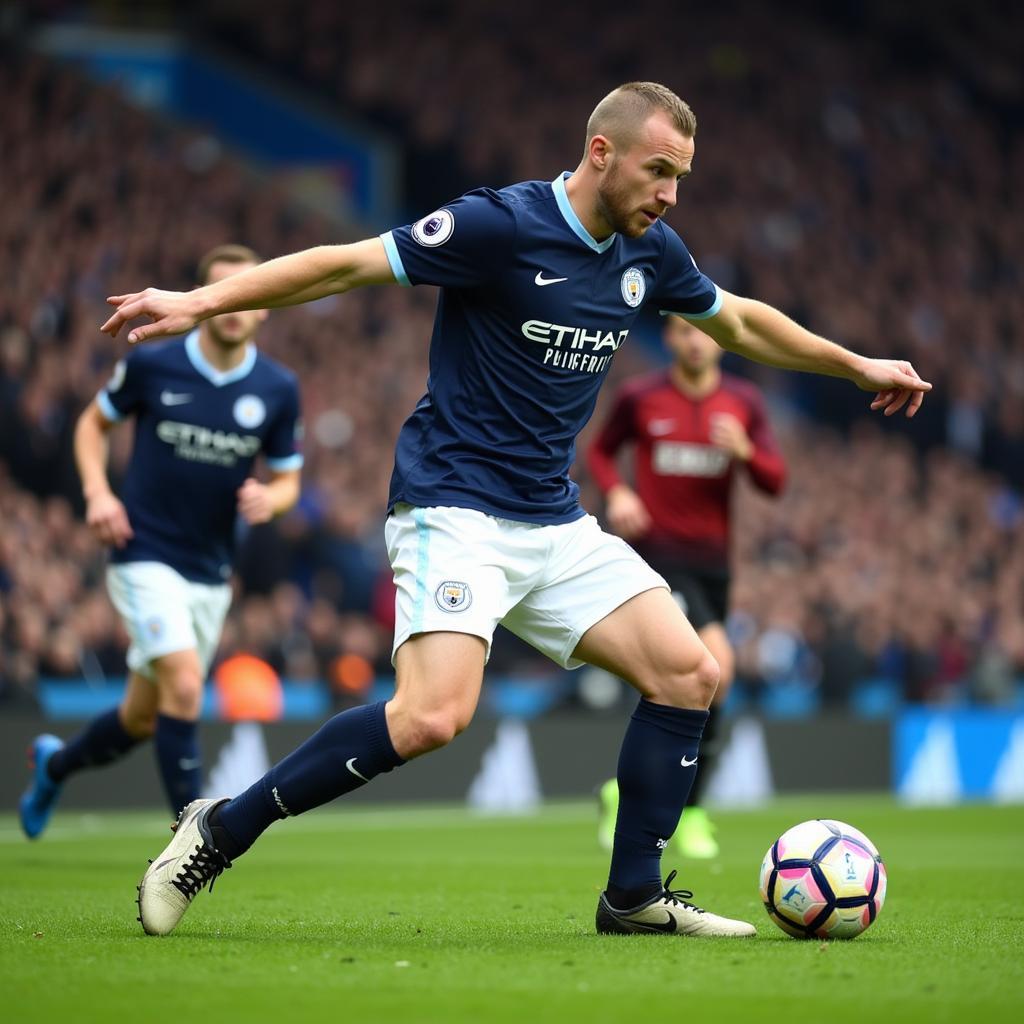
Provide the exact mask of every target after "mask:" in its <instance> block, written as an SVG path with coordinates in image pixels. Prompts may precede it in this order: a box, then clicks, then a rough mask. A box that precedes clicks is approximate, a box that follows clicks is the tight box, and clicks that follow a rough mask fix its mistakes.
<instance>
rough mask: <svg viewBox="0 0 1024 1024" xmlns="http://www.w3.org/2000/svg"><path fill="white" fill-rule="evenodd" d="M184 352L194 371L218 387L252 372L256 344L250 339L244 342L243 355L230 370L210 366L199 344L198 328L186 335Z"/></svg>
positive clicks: (232, 382)
mask: <svg viewBox="0 0 1024 1024" xmlns="http://www.w3.org/2000/svg"><path fill="white" fill-rule="evenodd" d="M185 353H186V355H188V361H189V362H190V363H191V364H192V365H193V367H195V369H196V371H197V372H198V373H201V374H202V375H203V376H204V377H205V378H206V379H207V380H208V381H209V382H210V383H211V384H213V385H214V387H218V388H220V387H223V386H224V385H225V384H234V382H235V381H236V380H241V379H242V378H243V377H247V376H248V375H249V374H250V373H251V372H252V368H253V366H255V365H256V346H255V345H254V344H253V343H252V342H251V341H250V342H247V343H246V346H245V355H244V356H243V357H242V361H241V362H240V363H239V364H238V365H237V366H236V367H234V368H232V369H230V370H218V369H217V368H216V367H215V366H211V365H210V363H209V362H208V361H207V359H206V356H204V355H203V350H202V348H201V347H200V345H199V329H198V328H196V330H194V331H191V332H190V333H189V334H188V335H187V336H186V338H185Z"/></svg>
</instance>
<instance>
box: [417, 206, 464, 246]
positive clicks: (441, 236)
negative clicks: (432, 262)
mask: <svg viewBox="0 0 1024 1024" xmlns="http://www.w3.org/2000/svg"><path fill="white" fill-rule="evenodd" d="M454 230H455V216H454V215H453V214H452V212H451V210H435V211H434V212H433V213H432V214H430V215H429V216H427V217H424V218H423V220H418V221H416V223H415V224H413V226H412V237H413V238H414V239H416V241H417V242H419V243H420V245H427V246H435V245H444V243H445V242H447V241H448V239H449V238H451V237H452V232H453V231H454Z"/></svg>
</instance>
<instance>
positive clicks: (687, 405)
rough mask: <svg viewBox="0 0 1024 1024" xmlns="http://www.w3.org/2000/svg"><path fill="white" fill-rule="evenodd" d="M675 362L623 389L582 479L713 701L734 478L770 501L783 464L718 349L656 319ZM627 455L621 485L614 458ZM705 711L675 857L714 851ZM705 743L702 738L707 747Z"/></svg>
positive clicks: (744, 385)
mask: <svg viewBox="0 0 1024 1024" xmlns="http://www.w3.org/2000/svg"><path fill="white" fill-rule="evenodd" d="M663 338H664V341H665V345H666V347H667V348H668V350H669V352H670V353H671V354H672V357H673V361H672V365H671V366H670V367H669V368H668V369H667V370H661V371H658V372H656V373H651V374H646V375H644V376H643V377H639V378H635V379H633V380H631V381H629V382H627V383H626V384H625V385H624V386H623V387H622V388H621V389H620V390H619V392H618V393H617V394H616V396H615V400H614V405H613V407H612V411H611V413H610V415H609V416H608V419H607V420H606V421H605V423H604V426H603V427H602V429H601V431H600V433H599V434H598V436H597V438H596V439H595V440H594V442H593V443H592V444H591V446H590V448H589V449H588V451H587V464H588V466H589V468H590V472H591V475H592V476H593V477H594V480H595V481H596V482H597V484H598V486H599V487H600V488H601V490H602V491H603V492H604V493H605V496H606V498H607V519H608V523H609V525H610V526H611V528H612V529H613V530H615V532H616V533H618V534H620V535H621V536H622V537H625V538H626V539H627V540H629V541H630V543H632V544H633V546H634V547H635V548H636V550H637V551H639V552H640V554H641V555H643V556H644V558H645V559H646V560H647V561H648V562H649V563H650V564H651V565H652V566H653V567H654V568H655V569H657V570H658V572H660V573H661V574H662V575H663V576H664V577H665V579H666V580H667V581H668V584H669V586H670V587H671V588H672V591H673V594H674V595H675V596H676V598H677V600H678V601H679V603H680V605H681V606H682V608H683V611H684V612H686V616H687V618H688V619H689V620H690V623H691V625H692V626H693V628H694V629H695V630H696V631H697V635H698V636H699V637H700V639H701V640H702V642H703V643H704V645H705V647H707V649H708V650H709V651H710V652H711V654H712V655H713V656H714V657H715V659H716V660H717V661H718V664H719V666H720V669H721V678H720V682H719V684H718V691H717V693H716V695H715V704H716V705H719V706H720V705H721V703H722V702H723V701H724V699H725V697H726V696H727V695H728V692H729V687H730V685H731V683H732V678H733V664H734V656H733V651H732V647H731V645H730V643H729V639H728V636H727V634H726V632H725V626H724V622H725V617H726V611H727V608H728V598H729V524H730V504H731V497H732V488H733V482H734V480H735V479H736V474H737V473H738V472H745V473H747V474H748V475H749V476H750V479H751V480H752V481H753V482H754V484H755V485H756V486H757V487H759V488H760V489H761V490H762V491H765V492H766V493H768V494H778V493H779V491H781V490H782V486H783V483H784V481H785V474H786V467H785V464H784V462H783V460H782V456H781V455H780V454H779V451H778V448H777V446H776V444H775V440H774V438H773V436H772V432H771V427H770V425H769V422H768V417H767V415H766V413H765V408H764V401H763V399H762V397H761V393H760V391H759V390H758V389H757V387H756V386H755V385H753V384H751V383H750V382H749V381H746V380H743V379H742V378H739V377H733V376H731V375H730V374H725V373H722V371H721V368H720V366H719V362H720V360H721V357H722V349H720V348H719V347H718V346H717V345H716V344H715V343H714V341H712V340H711V338H709V337H708V336H707V335H706V334H704V333H703V332H702V331H700V330H698V329H697V328H696V327H694V326H693V325H692V324H690V323H688V322H687V321H686V320H683V319H682V318H681V317H676V316H668V317H666V318H665V327H664V333H663ZM624 446H632V448H633V449H634V471H633V475H634V479H635V483H634V485H633V486H630V484H628V483H627V482H626V481H625V480H624V479H623V478H622V476H621V474H620V473H619V470H618V467H617V466H616V456H617V455H618V454H619V452H620V450H621V449H622V448H623V447H624ZM717 717H718V716H717V715H715V714H712V715H711V718H710V720H709V722H708V725H707V726H705V729H704V742H703V745H702V747H701V767H700V770H698V772H697V777H696V781H695V782H694V785H693V789H692V790H691V793H690V799H689V802H688V804H687V808H686V811H685V812H684V814H683V818H682V821H681V823H680V826H679V829H678V831H677V833H676V837H675V838H676V841H677V843H678V844H679V847H680V849H681V852H682V853H683V855H684V856H689V857H714V856H715V855H716V854H717V852H718V845H717V843H716V842H715V839H714V836H713V834H712V831H711V826H710V823H709V822H708V819H707V815H706V813H705V812H704V811H703V809H701V808H700V807H699V806H698V804H699V802H700V798H701V795H702V790H703V785H702V783H706V781H707V779H708V778H709V777H710V774H711V772H710V768H711V764H710V760H711V758H712V757H713V756H714V753H715V748H716V744H715V743H714V742H713V735H712V736H709V732H711V733H713V731H714V725H713V723H714V722H715V721H716V719H717ZM709 740H711V742H709ZM617 795H618V794H617V792H616V790H615V781H614V780H612V781H611V782H610V783H606V784H605V786H604V787H602V804H603V805H604V811H605V813H604V815H603V816H602V821H601V827H600V838H601V842H602V845H609V846H610V845H611V841H612V837H613V834H614V820H615V809H616V807H617V803H618V800H617Z"/></svg>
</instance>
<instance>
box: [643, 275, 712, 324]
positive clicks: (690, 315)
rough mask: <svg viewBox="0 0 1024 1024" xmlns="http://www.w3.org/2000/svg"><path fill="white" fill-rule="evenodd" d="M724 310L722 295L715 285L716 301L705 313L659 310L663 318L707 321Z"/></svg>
mask: <svg viewBox="0 0 1024 1024" xmlns="http://www.w3.org/2000/svg"><path fill="white" fill-rule="evenodd" d="M721 308H722V293H721V291H720V290H719V288H718V285H717V284H716V285H715V301H714V302H712V303H711V308H710V309H707V310H705V311H704V312H703V313H680V312H679V311H678V310H675V309H659V310H658V312H659V313H660V314H661V315H662V316H681V317H685V318H686V319H687V320H707V319H708V318H709V317H713V316H715V314H717V313H718V311H719V310H720V309H721Z"/></svg>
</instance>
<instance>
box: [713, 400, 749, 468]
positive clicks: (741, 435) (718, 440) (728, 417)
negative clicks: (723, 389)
mask: <svg viewBox="0 0 1024 1024" xmlns="http://www.w3.org/2000/svg"><path fill="white" fill-rule="evenodd" d="M708 433H709V435H710V437H711V443H712V444H713V445H714V446H715V447H716V448H724V449H725V450H726V451H727V452H728V453H729V454H730V455H731V456H732V457H733V458H734V459H739V460H740V461H741V462H749V461H750V460H751V459H752V458H753V457H754V443H753V442H752V441H751V440H750V437H749V436H748V434H747V430H746V428H745V427H744V426H743V424H742V423H741V422H740V421H739V420H738V419H737V418H736V417H735V416H733V415H732V414H731V413H727V412H716V413H712V414H711V425H710V428H709V431H708Z"/></svg>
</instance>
